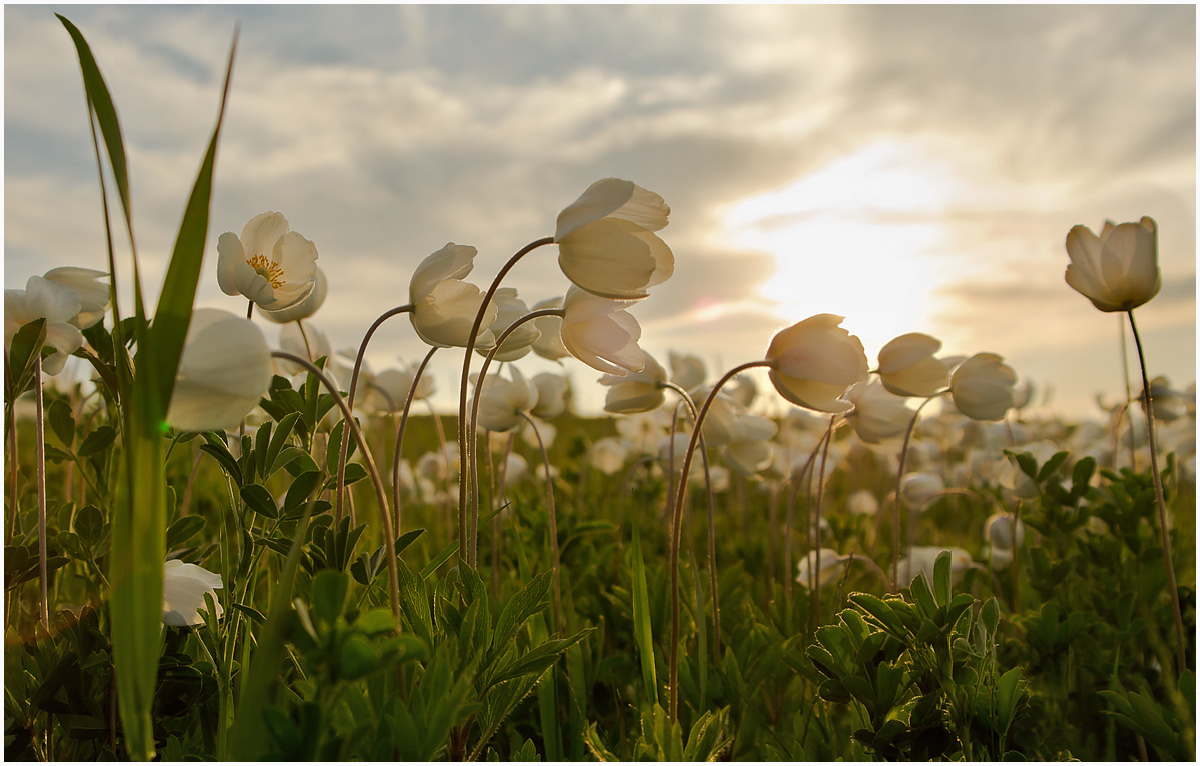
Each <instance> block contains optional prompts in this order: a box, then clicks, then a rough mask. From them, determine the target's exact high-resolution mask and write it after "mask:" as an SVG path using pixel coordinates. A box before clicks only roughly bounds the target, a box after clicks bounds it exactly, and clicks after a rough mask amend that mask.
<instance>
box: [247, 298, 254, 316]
mask: <svg viewBox="0 0 1200 766" xmlns="http://www.w3.org/2000/svg"><path fill="white" fill-rule="evenodd" d="M252 316H254V301H247V302H246V318H247V319H249V318H250V317H252Z"/></svg>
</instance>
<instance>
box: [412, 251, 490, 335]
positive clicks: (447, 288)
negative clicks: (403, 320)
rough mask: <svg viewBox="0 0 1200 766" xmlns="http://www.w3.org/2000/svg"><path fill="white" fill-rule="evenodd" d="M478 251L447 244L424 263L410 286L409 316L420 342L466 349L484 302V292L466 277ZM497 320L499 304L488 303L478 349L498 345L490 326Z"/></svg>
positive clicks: (415, 273) (419, 267)
mask: <svg viewBox="0 0 1200 766" xmlns="http://www.w3.org/2000/svg"><path fill="white" fill-rule="evenodd" d="M478 252H479V251H478V250H476V249H475V248H473V247H471V246H470V245H456V244H454V243H453V242H450V243H447V244H446V246H445V247H443V248H442V249H441V250H438V251H437V252H435V253H433V254H432V255H430V256H429V257H428V258H426V259H425V260H423V261H421V265H419V266H417V270H416V271H414V272H413V276H412V280H411V281H410V282H409V284H408V302H409V303H411V304H412V307H413V309H412V311H411V312H409V314H408V317H409V319H410V320H411V321H412V326H413V329H414V330H416V331H417V335H419V336H420V337H421V340H423V341H425V342H426V343H428V344H429V345H431V346H438V347H439V348H447V347H450V346H459V347H465V346H466V345H467V341H468V340H469V339H470V337H471V326H472V325H473V324H474V323H475V317H476V315H477V314H478V313H479V307H480V305H481V304H482V303H483V293H481V292H480V291H479V288H478V287H476V286H475V285H473V284H471V283H470V282H464V281H462V280H463V277H465V276H467V275H468V274H470V273H471V269H473V268H475V255H476V254H477V253H478ZM495 321H496V304H495V302H489V303H488V307H487V309H486V310H485V311H484V314H483V322H482V323H481V324H480V326H479V334H478V336H477V337H476V338H475V348H483V349H488V348H491V347H492V346H494V345H496V336H495V335H493V334H492V331H491V330H489V329H488V327H489V326H490V325H491V324H492V323H493V322H495Z"/></svg>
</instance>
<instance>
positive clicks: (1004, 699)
mask: <svg viewBox="0 0 1200 766" xmlns="http://www.w3.org/2000/svg"><path fill="white" fill-rule="evenodd" d="M1023 687H1024V685H1023V684H1022V683H1021V669H1020V668H1013V669H1012V670H1009V671H1008V672H1007V673H1005V674H1004V675H1002V676H1000V680H999V681H998V682H997V684H996V713H997V715H998V717H999V722H1000V725H1001V731H1008V727H1009V726H1010V725H1011V724H1012V722H1013V718H1015V717H1016V714H1017V703H1018V702H1020V700H1021V698H1020V695H1021V691H1022V689H1023Z"/></svg>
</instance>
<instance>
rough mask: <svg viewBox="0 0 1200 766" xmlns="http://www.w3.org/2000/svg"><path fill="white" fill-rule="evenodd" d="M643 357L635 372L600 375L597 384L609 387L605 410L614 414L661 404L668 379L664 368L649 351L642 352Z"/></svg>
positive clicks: (632, 411)
mask: <svg viewBox="0 0 1200 766" xmlns="http://www.w3.org/2000/svg"><path fill="white" fill-rule="evenodd" d="M643 359H644V362H645V365H644V366H643V367H642V369H641V370H639V371H637V372H631V373H629V374H627V375H605V376H604V377H602V378H600V385H602V386H609V387H610V388H609V390H608V396H606V397H605V399H604V409H605V410H607V411H608V412H611V413H613V414H615V415H627V414H632V413H634V412H646V411H648V410H653V409H657V408H658V407H659V406H660V405H662V403H663V401H664V399H665V398H666V395H665V394H664V393H663V388H664V387H663V384H664V383H666V382H667V371H666V370H664V369H663V367H662V365H661V364H659V363H658V362H657V361H656V360H655V359H654V357H652V356H650V355H649V354H645V353H644V354H643Z"/></svg>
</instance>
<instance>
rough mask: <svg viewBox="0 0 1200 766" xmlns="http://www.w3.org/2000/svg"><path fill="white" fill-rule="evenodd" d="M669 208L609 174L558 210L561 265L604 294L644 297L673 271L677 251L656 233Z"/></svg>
mask: <svg viewBox="0 0 1200 766" xmlns="http://www.w3.org/2000/svg"><path fill="white" fill-rule="evenodd" d="M670 212H671V208H670V207H668V206H667V203H666V202H664V201H663V198H662V197H660V196H659V195H657V194H655V193H654V192H651V191H647V190H646V189H643V188H642V187H640V186H638V185H637V184H635V183H633V182H632V181H624V180H621V179H618V178H605V179H603V180H601V181H597V182H596V183H594V184H592V185H591V186H589V187H588V188H587V190H586V191H584V193H583V194H582V195H580V197H579V199H577V200H575V201H574V202H572V203H571V204H570V205H568V206H567V207H565V208H563V210H562V212H561V213H559V214H558V225H557V227H556V229H555V233H554V241H555V242H557V243H558V253H559V254H558V264H559V266H560V267H561V268H562V271H563V274H565V275H566V276H567V279H570V280H571V281H572V282H573V283H574V284H576V285H578V286H579V287H581V288H583V289H584V290H587V291H588V292H590V293H593V294H595V295H599V296H600V297H603V298H614V299H632V298H644V297H645V296H646V290H647V289H648V288H650V287H653V286H654V285H658V284H662V283H663V282H665V281H666V280H667V279H668V278H670V276H671V274H672V273H673V272H674V270H675V256H674V255H673V254H672V253H671V249H670V248H669V247H667V244H666V243H665V242H663V241H662V240H661V239H659V238H658V237H657V236H655V234H654V232H656V231H658V230H659V229H661V228H663V227H664V226H666V225H667V216H668V215H670Z"/></svg>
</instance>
